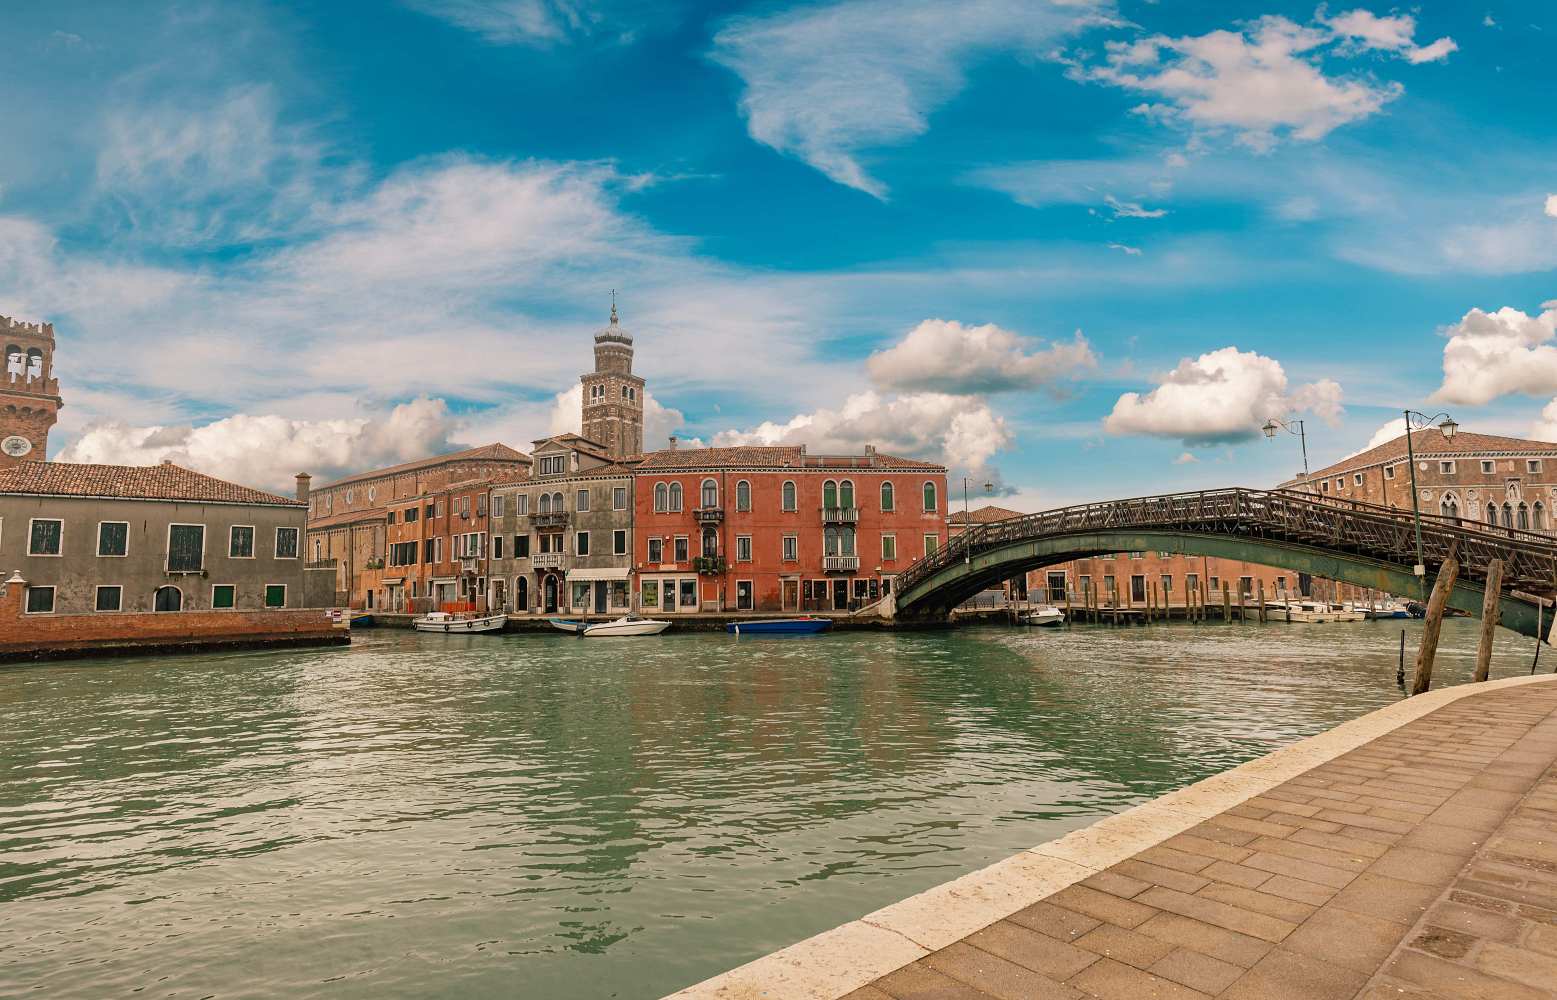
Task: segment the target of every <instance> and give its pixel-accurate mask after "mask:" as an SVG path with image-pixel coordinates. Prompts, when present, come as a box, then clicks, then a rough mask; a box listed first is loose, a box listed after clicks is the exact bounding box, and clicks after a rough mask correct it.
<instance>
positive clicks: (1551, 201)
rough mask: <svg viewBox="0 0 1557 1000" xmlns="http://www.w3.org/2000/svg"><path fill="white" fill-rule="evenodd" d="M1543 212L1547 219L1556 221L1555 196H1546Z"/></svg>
mask: <svg viewBox="0 0 1557 1000" xmlns="http://www.w3.org/2000/svg"><path fill="white" fill-rule="evenodd" d="M1545 211H1546V215H1547V217H1548V218H1552V219H1557V194H1549V195H1547V196H1546V205H1545Z"/></svg>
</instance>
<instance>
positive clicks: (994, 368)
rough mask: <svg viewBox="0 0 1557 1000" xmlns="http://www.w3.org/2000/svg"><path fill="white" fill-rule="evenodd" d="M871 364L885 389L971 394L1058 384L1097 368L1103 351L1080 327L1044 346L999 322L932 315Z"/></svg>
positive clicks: (868, 365) (873, 376)
mask: <svg viewBox="0 0 1557 1000" xmlns="http://www.w3.org/2000/svg"><path fill="white" fill-rule="evenodd" d="M865 368H866V371H867V372H869V374H870V377H871V381H873V382H874V383H875V384H876V385H878V386H880V387H882V388H883V389H895V390H898V391H907V392H926V391H927V392H939V393H953V394H963V395H967V394H976V393H988V392H1006V391H1011V390H1016V389H1044V388H1047V389H1055V388H1057V383H1060V382H1063V381H1067V380H1073V379H1076V378H1078V377H1080V376H1082V375H1084V374H1087V373H1089V372H1092V371H1095V370H1096V369H1097V356H1096V355H1094V354H1093V353H1092V346H1091V345H1090V344H1088V343H1087V339H1086V338H1085V337H1083V336H1082V335H1081V331H1079V330H1078V331H1076V335H1075V337H1074V338H1073V339H1072V340H1071V341H1069V342H1067V343H1057V344H1053V345H1050V346H1048V347H1040V346H1039V345H1038V344H1035V343H1033V342H1030V341H1028V340H1026V339H1024V338H1023V337H1020V336H1018V335H1017V334H1015V333H1012V332H1011V331H1010V330H1005V329H1002V328H1001V327H998V326H996V325H994V324H993V323H985V324H983V325H981V326H964V325H963V324H962V323H959V322H957V321H956V320H944V319H927V320H925V321H924V322H922V323H920V324H919V325H918V326H916V327H914V328H913V329H912V330H910V331H909V332H908V335H907V336H906V337H904V338H903V339H902V340H901V341H899V342H898V343H896V344H894V345H892V346H891V347H889V348H887V349H886V350H884V351H877V352H876V353H875V354H872V355H871V356H870V358H869V359H868V360H867V361H866V363H865Z"/></svg>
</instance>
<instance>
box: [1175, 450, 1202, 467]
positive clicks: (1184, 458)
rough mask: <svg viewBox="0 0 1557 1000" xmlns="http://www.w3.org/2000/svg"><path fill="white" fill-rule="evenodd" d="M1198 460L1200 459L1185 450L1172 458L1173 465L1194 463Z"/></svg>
mask: <svg viewBox="0 0 1557 1000" xmlns="http://www.w3.org/2000/svg"><path fill="white" fill-rule="evenodd" d="M1198 461H1200V459H1198V458H1196V457H1195V456H1194V455H1193V454H1192V453H1190V452H1187V451H1185V452H1180V453H1179V457H1178V458H1175V459H1174V460H1173V464H1174V465H1194V464H1195V463H1196V462H1198Z"/></svg>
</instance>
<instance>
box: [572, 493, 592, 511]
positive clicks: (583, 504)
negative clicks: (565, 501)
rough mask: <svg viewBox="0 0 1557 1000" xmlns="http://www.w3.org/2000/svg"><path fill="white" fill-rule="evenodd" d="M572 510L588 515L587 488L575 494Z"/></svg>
mask: <svg viewBox="0 0 1557 1000" xmlns="http://www.w3.org/2000/svg"><path fill="white" fill-rule="evenodd" d="M573 509H574V510H576V511H578V512H579V513H581V514H587V513H589V488H588V487H585V488H584V489H581V490H579V491H578V492H577V494H576V495H575V496H574V499H573Z"/></svg>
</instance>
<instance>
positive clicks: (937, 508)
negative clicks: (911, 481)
mask: <svg viewBox="0 0 1557 1000" xmlns="http://www.w3.org/2000/svg"><path fill="white" fill-rule="evenodd" d="M926 489H928V490H930V491H931V492H932V496H933V499H934V500H935V503H934V504H933V505H929V506H926V505H925V502H924V493H925V490H926ZM919 505H920V506H921V507H924V512H925V513H926V514H939V513H940V512H941V488H940V487H939V486H937V485H936V483H935V480H933V479H926V480H925V481H924V482H923V483H921V484H920V486H919Z"/></svg>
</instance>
